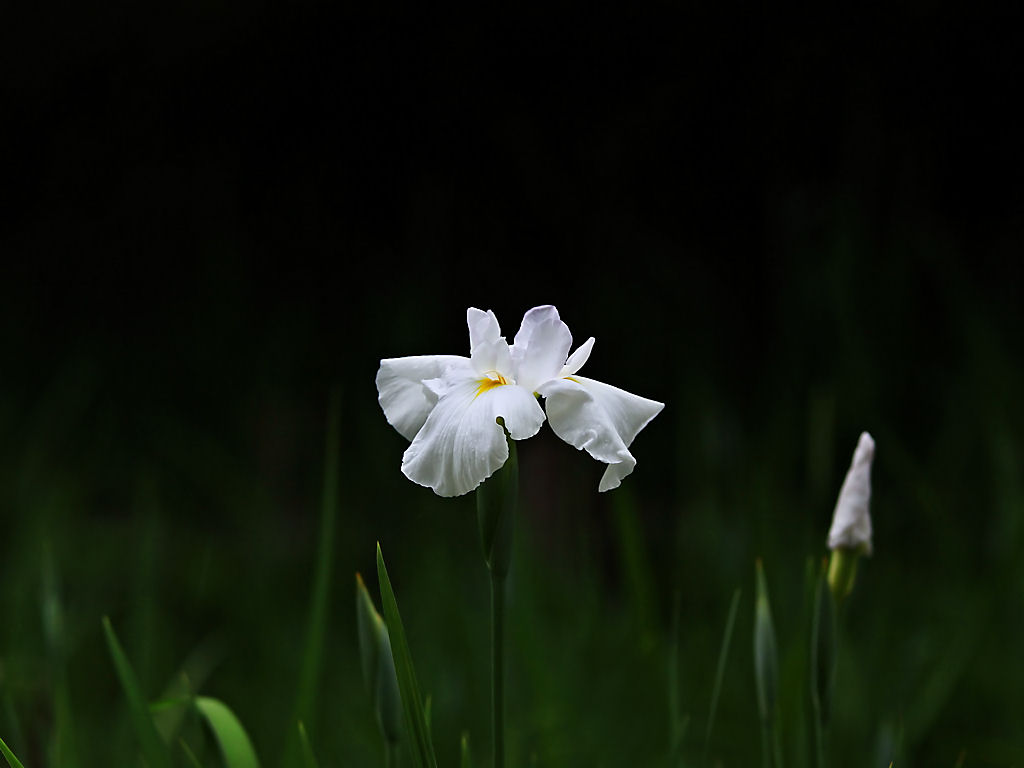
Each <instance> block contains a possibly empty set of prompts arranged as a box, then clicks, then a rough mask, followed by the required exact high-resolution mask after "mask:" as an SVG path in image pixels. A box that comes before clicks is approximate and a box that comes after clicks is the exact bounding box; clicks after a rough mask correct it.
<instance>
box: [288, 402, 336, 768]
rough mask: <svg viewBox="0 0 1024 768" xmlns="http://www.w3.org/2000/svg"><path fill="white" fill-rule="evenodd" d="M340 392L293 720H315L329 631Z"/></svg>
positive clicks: (294, 752)
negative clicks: (328, 609)
mask: <svg viewBox="0 0 1024 768" xmlns="http://www.w3.org/2000/svg"><path fill="white" fill-rule="evenodd" d="M340 412H341V395H340V392H339V391H338V390H337V389H335V390H334V391H333V392H332V393H331V401H330V406H329V407H328V415H327V440H326V448H325V456H324V487H323V497H322V500H321V508H320V537H319V541H318V543H317V556H316V570H315V572H314V575H313V593H312V596H311V598H310V606H309V623H308V624H307V627H306V642H305V647H304V648H303V653H302V667H301V669H300V672H299V690H298V696H297V697H296V703H295V716H294V717H293V718H292V722H295V721H296V720H301V721H303V722H312V721H313V716H314V711H315V708H316V707H315V705H316V696H317V688H318V684H319V682H320V667H321V666H322V660H323V649H324V639H325V637H326V635H327V617H328V611H327V608H328V603H329V602H330V595H331V573H332V570H333V564H334V558H333V557H332V553H333V551H334V531H335V527H336V521H337V517H338V446H339V444H340V426H339V414H340ZM299 752H300V750H299V743H298V734H297V733H294V732H293V733H289V734H288V735H287V741H286V746H285V756H284V761H283V764H284V766H285V768H288V766H293V765H297V764H299V763H300V762H301V761H300V759H299Z"/></svg>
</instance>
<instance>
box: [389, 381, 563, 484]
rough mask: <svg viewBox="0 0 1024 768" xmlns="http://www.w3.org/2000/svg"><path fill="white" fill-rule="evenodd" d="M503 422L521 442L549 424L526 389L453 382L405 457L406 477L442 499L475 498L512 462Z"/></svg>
mask: <svg viewBox="0 0 1024 768" xmlns="http://www.w3.org/2000/svg"><path fill="white" fill-rule="evenodd" d="M488 381H489V380H488ZM499 416H501V417H502V418H503V419H504V421H505V427H506V429H508V432H509V435H511V436H512V438H513V439H515V440H523V439H525V438H528V437H532V436H533V435H535V434H537V431H538V430H539V429H540V427H541V424H543V423H544V411H543V409H542V408H541V407H540V405H539V404H538V403H537V399H536V398H535V397H534V396H533V395H532V394H531V393H530V392H528V391H527V390H525V389H523V388H522V387H517V386H515V385H511V384H507V385H500V384H499V385H492V384H490V383H485V382H481V380H480V379H479V378H468V379H462V380H460V381H455V382H451V383H450V386H449V387H448V389H447V390H446V391H445V393H444V394H443V395H442V396H441V398H440V399H439V400H438V401H437V404H436V405H435V406H434V408H433V410H431V412H430V415H429V416H428V417H427V420H426V422H425V423H424V424H423V427H422V429H420V431H419V433H417V435H416V438H415V439H414V440H413V441H412V444H411V445H410V446H409V448H408V449H407V450H406V452H405V455H404V456H403V457H402V472H403V473H405V476H406V477H408V478H409V479H410V480H412V481H413V482H415V483H419V484H420V485H424V486H427V487H428V488H433V489H434V492H435V493H437V494H438V495H439V496H461V495H462V494H464V493H469V492H470V491H472V490H473V489H474V488H476V487H477V486H478V485H480V483H482V482H483V481H484V480H486V479H487V478H488V477H490V476H491V474H493V473H494V472H495V471H496V470H497V469H498V468H499V467H501V465H502V464H504V463H505V460H506V459H507V458H508V444H507V443H506V441H505V433H504V431H503V430H502V428H501V426H500V425H499V424H498V423H497V421H496V419H497V418H498V417H499Z"/></svg>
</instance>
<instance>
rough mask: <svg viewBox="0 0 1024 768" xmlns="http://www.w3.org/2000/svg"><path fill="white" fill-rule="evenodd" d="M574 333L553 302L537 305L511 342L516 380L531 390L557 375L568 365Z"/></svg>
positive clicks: (528, 313) (524, 317) (524, 318)
mask: <svg viewBox="0 0 1024 768" xmlns="http://www.w3.org/2000/svg"><path fill="white" fill-rule="evenodd" d="M571 346H572V334H571V333H570V332H569V326H567V325H566V324H565V323H563V322H562V320H561V319H560V318H559V316H558V310H557V309H555V308H554V307H553V306H551V305H545V306H542V307H534V308H533V309H531V310H530V311H529V312H527V313H526V315H524V316H523V324H522V326H520V328H519V332H518V333H516V337H515V339H514V340H513V342H512V360H513V363H514V364H515V366H516V381H517V383H519V384H520V386H523V387H526V388H527V389H529V390H530V391H531V392H533V391H536V390H537V387H539V386H540V385H541V384H543V383H544V382H546V381H548V380H550V379H553V378H555V377H557V376H558V374H559V372H560V371H561V370H562V367H563V365H564V364H565V359H566V356H567V355H568V354H569V348H570V347H571Z"/></svg>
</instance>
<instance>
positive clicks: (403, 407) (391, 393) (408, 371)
mask: <svg viewBox="0 0 1024 768" xmlns="http://www.w3.org/2000/svg"><path fill="white" fill-rule="evenodd" d="M469 365H470V362H469V358H466V357H459V356H458V355H418V356H413V357H392V358H388V359H386V360H381V361H380V368H378V369H377V401H378V402H379V403H380V407H381V408H382V409H383V410H384V416H385V417H386V418H387V420H388V423H389V424H390V425H391V426H393V427H394V428H395V429H397V430H398V432H399V434H401V435H402V437H404V438H405V439H406V440H412V439H413V438H414V437H416V433H417V432H419V430H420V427H422V426H423V422H424V421H426V419H427V414H429V413H430V411H431V409H432V408H433V407H434V404H435V403H436V402H437V397H438V396H437V394H436V393H435V392H434V391H433V390H432V387H431V386H430V385H428V384H427V383H425V382H428V381H430V380H431V379H437V378H439V377H441V376H442V375H443V374H444V372H445V370H446V369H448V368H452V367H455V368H458V367H462V368H464V369H466V370H469Z"/></svg>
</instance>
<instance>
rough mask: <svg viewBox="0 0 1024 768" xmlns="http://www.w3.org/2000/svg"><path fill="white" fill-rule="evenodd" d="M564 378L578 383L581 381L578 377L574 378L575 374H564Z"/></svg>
mask: <svg viewBox="0 0 1024 768" xmlns="http://www.w3.org/2000/svg"><path fill="white" fill-rule="evenodd" d="M562 378H563V379H568V380H569V381H572V382H575V383H576V384H579V383H580V381H579V379H577V378H574V377H573V376H563V377H562ZM581 386H582V385H581Z"/></svg>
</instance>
